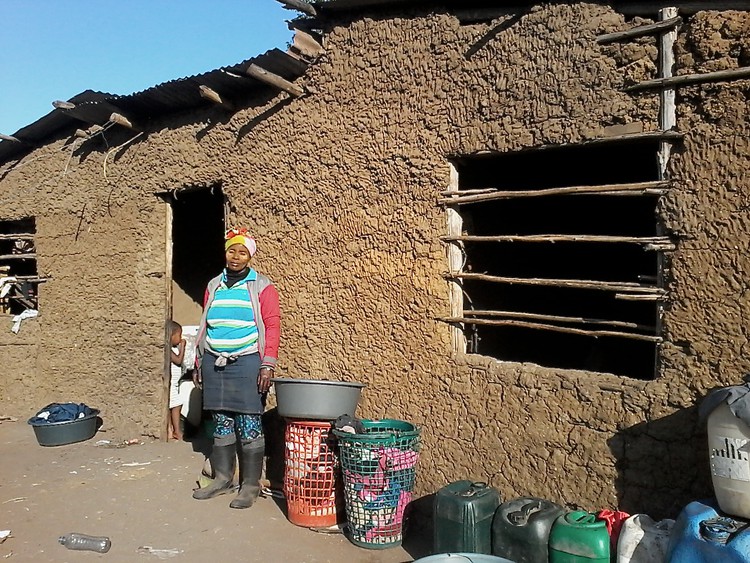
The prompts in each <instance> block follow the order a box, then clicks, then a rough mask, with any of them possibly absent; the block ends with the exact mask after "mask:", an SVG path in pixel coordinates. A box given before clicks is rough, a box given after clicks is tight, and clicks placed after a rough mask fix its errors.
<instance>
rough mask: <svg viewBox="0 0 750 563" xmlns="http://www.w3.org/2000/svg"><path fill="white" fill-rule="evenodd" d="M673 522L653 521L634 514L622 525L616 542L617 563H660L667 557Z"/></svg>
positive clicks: (642, 515)
mask: <svg viewBox="0 0 750 563" xmlns="http://www.w3.org/2000/svg"><path fill="white" fill-rule="evenodd" d="M673 526H674V520H669V519H666V520H660V521H659V522H654V520H653V519H652V518H651V517H650V516H648V515H647V514H634V515H633V516H631V517H630V518H628V519H627V520H625V522H623V524H622V528H621V529H620V537H619V538H618V540H617V563H652V562H662V561H664V560H665V559H666V557H667V547H668V546H669V534H670V532H671V530H672V527H673Z"/></svg>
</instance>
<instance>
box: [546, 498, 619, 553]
mask: <svg viewBox="0 0 750 563" xmlns="http://www.w3.org/2000/svg"><path fill="white" fill-rule="evenodd" d="M549 560H550V563H592V562H595V563H609V532H608V531H607V524H606V522H604V520H599V519H598V518H597V517H596V515H595V514H591V513H590V512H586V511H584V510H575V511H573V512H569V513H568V514H564V515H562V516H560V517H558V519H557V520H555V523H554V525H553V526H552V530H551V531H550V534H549Z"/></svg>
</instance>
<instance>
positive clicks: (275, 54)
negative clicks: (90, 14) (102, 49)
mask: <svg viewBox="0 0 750 563" xmlns="http://www.w3.org/2000/svg"><path fill="white" fill-rule="evenodd" d="M251 64H256V65H258V66H260V67H262V68H264V69H265V70H267V71H269V72H271V73H273V74H277V75H279V76H281V77H282V78H285V79H286V80H289V81H293V80H295V79H296V78H299V77H300V76H302V75H303V74H304V73H305V70H306V69H307V67H308V63H307V62H305V61H304V60H301V59H299V58H295V57H292V56H290V55H288V54H287V53H284V52H283V51H281V50H279V49H272V50H270V51H268V52H266V53H264V54H262V55H259V56H257V57H255V58H252V59H248V60H245V61H242V62H241V63H237V64H234V65H231V66H226V67H221V68H218V69H215V70H212V71H209V72H206V73H203V74H198V75H195V76H189V77H185V78H179V79H176V80H170V81H168V82H164V83H162V84H159V85H157V86H153V87H151V88H148V89H146V90H143V91H141V92H136V93H134V94H130V95H126V96H120V95H113V94H106V93H102V92H94V91H92V90H86V91H84V92H82V93H80V94H77V95H76V96H73V97H72V98H71V99H70V100H68V101H70V102H71V103H73V104H75V107H74V108H73V109H67V110H66V109H55V110H53V111H51V112H50V113H48V114H47V115H45V116H44V117H42V118H41V119H39V120H37V121H35V122H34V123H32V124H30V125H27V126H26V127H24V128H22V129H19V130H18V131H17V132H16V133H14V134H13V136H14V137H16V138H17V139H19V141H21V142H14V141H7V140H2V141H0V163H2V162H7V161H8V160H11V159H13V158H16V157H19V156H21V155H22V154H24V153H26V152H28V151H30V150H32V149H33V148H34V147H35V146H39V145H41V144H43V143H44V142H47V141H49V140H51V139H53V138H56V136H57V137H61V136H67V135H70V134H71V133H72V131H73V130H75V129H77V128H82V126H83V128H85V126H86V123H98V124H104V123H105V122H106V121H107V120H108V119H109V116H110V115H112V113H113V112H118V113H122V114H123V115H124V116H126V117H127V118H129V119H133V120H136V121H138V122H146V121H148V120H150V119H153V118H155V117H159V116H162V115H165V114H168V113H177V112H183V111H188V110H191V109H194V108H198V107H207V106H210V105H211V104H212V102H209V101H208V100H206V99H204V98H202V97H201V95H200V93H199V90H198V86H201V85H204V86H208V87H209V88H211V89H212V90H214V91H216V92H218V93H219V94H220V95H221V96H222V98H225V99H226V100H228V101H231V100H238V99H243V98H247V97H248V96H249V95H251V94H253V93H255V92H259V91H261V90H263V89H266V90H268V91H269V92H273V91H275V89H274V88H273V87H271V86H268V85H267V84H265V83H264V82H261V81H259V80H256V79H254V78H252V77H250V76H248V75H246V74H245V70H246V69H247V68H248V67H249V66H250V65H251Z"/></svg>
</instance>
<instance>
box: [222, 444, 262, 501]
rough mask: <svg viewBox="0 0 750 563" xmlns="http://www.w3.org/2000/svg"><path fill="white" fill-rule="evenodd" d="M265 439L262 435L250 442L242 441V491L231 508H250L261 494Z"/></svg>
mask: <svg viewBox="0 0 750 563" xmlns="http://www.w3.org/2000/svg"><path fill="white" fill-rule="evenodd" d="M264 450H265V440H264V439H263V437H262V436H261V437H260V438H255V439H254V440H250V441H249V442H242V451H241V452H240V478H241V479H242V482H241V485H240V492H239V493H237V498H235V499H234V500H233V501H232V502H231V503H229V506H230V507H231V508H250V507H251V506H252V505H253V503H254V502H255V501H256V499H257V498H258V495H259V494H260V483H259V481H260V474H261V472H262V471H263V453H264Z"/></svg>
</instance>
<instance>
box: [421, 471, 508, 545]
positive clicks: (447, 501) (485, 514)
mask: <svg viewBox="0 0 750 563" xmlns="http://www.w3.org/2000/svg"><path fill="white" fill-rule="evenodd" d="M499 505H500V493H498V492H497V490H496V489H494V488H493V487H490V486H489V485H487V483H476V482H473V481H455V482H454V483H450V484H449V485H446V486H445V487H443V488H442V489H440V490H439V491H438V492H437V493H436V495H435V504H434V509H433V519H434V522H435V535H434V542H433V547H434V550H433V552H434V553H449V552H469V553H484V554H491V553H492V518H493V517H494V515H495V511H496V510H497V507H498V506H499Z"/></svg>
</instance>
